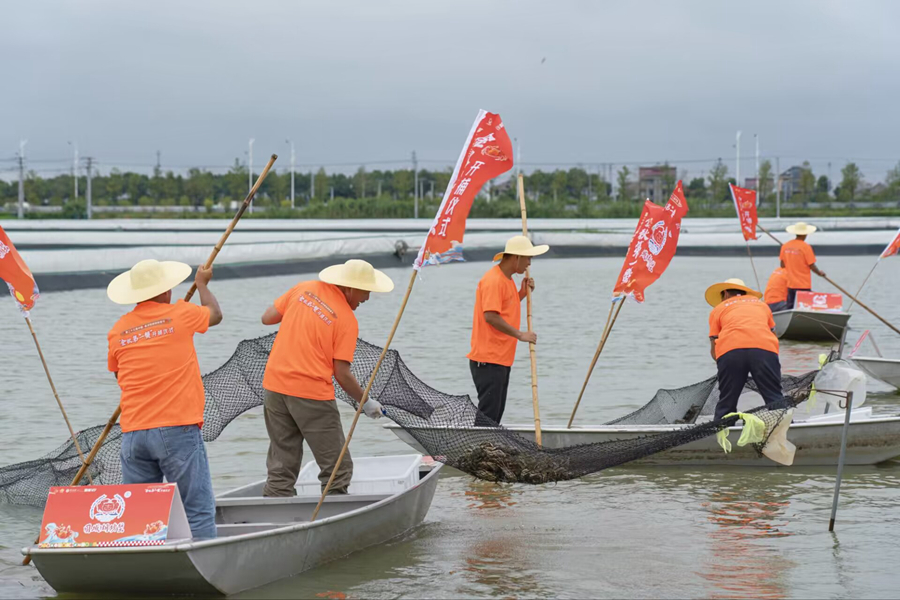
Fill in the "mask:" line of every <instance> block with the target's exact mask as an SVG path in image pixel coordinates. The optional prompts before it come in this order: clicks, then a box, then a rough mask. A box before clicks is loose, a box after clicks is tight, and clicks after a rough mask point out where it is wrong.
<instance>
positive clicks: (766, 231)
mask: <svg viewBox="0 0 900 600" xmlns="http://www.w3.org/2000/svg"><path fill="white" fill-rule="evenodd" d="M756 226H757V227H759V229H760V231H762V232H763V233H765V234H766V235H767V236H769V237H770V238H772V239H773V240H775V243H777V244H778V245H779V246H783V245H784V244H782V243H781V240H779V239H778V238H777V237H775V236H774V235H772V234H771V232H770V231H769V230H768V229H766V228H765V227H763V226H762V225H760V224H759V223H757V224H756Z"/></svg>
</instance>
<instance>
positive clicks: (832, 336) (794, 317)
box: [772, 309, 850, 342]
mask: <svg viewBox="0 0 900 600" xmlns="http://www.w3.org/2000/svg"><path fill="white" fill-rule="evenodd" d="M772 317H773V318H774V320H775V335H777V336H778V337H779V338H781V339H784V340H794V341H798V342H840V341H841V339H842V338H843V336H844V330H845V329H846V328H847V321H849V320H850V313H846V312H842V311H824V310H802V309H792V310H780V311H778V312H775V313H772Z"/></svg>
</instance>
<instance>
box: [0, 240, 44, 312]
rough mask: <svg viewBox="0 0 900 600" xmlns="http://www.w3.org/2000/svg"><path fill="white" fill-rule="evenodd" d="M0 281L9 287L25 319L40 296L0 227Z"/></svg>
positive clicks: (30, 276) (20, 259) (31, 278)
mask: <svg viewBox="0 0 900 600" xmlns="http://www.w3.org/2000/svg"><path fill="white" fill-rule="evenodd" d="M0 279H2V280H3V281H5V282H6V285H8V286H9V293H10V295H12V297H13V300H15V301H16V306H18V307H19V310H20V311H22V314H23V315H24V316H26V317H27V316H28V311H30V310H31V309H32V308H34V303H35V301H36V300H37V299H38V296H39V295H40V294H39V292H38V287H37V284H36V283H35V282H34V276H33V275H32V274H31V270H30V269H29V268H28V265H26V264H25V261H24V260H22V257H21V256H20V255H19V251H18V250H16V247H15V246H14V245H13V243H12V241H11V240H10V239H9V236H8V235H6V232H5V231H3V228H2V227H0Z"/></svg>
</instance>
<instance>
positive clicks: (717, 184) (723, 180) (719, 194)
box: [707, 159, 728, 206]
mask: <svg viewBox="0 0 900 600" xmlns="http://www.w3.org/2000/svg"><path fill="white" fill-rule="evenodd" d="M707 179H709V194H710V196H709V200H710V206H715V205H716V204H718V203H719V202H722V200H723V199H724V198H725V194H726V193H727V191H728V186H727V185H726V184H727V183H728V166H727V165H726V164H725V163H723V162H722V159H719V161H718V162H717V163H716V164H715V165H714V166H713V168H712V170H711V171H710V172H709V176H708V178H707Z"/></svg>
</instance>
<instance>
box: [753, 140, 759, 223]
mask: <svg viewBox="0 0 900 600" xmlns="http://www.w3.org/2000/svg"><path fill="white" fill-rule="evenodd" d="M753 141H755V142H756V204H757V205H759V136H758V135H756V134H755V133H754V134H753Z"/></svg>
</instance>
